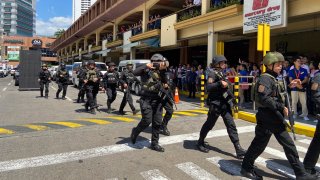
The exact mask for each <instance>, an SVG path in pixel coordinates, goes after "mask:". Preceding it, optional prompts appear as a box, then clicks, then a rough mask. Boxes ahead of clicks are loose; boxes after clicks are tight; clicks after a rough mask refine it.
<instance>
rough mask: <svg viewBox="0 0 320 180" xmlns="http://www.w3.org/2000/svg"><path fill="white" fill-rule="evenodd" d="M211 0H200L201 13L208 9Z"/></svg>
mask: <svg viewBox="0 0 320 180" xmlns="http://www.w3.org/2000/svg"><path fill="white" fill-rule="evenodd" d="M210 3H211V0H202V2H201V15H204V14H206V13H207V12H208V10H209V9H210Z"/></svg>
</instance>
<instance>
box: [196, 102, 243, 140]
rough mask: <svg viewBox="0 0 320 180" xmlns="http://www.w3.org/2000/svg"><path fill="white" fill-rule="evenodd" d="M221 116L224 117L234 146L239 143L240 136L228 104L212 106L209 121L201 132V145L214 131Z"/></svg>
mask: <svg viewBox="0 0 320 180" xmlns="http://www.w3.org/2000/svg"><path fill="white" fill-rule="evenodd" d="M220 115H221V116H222V119H223V122H224V124H225V126H226V128H227V132H228V135H229V138H230V140H231V142H232V143H233V144H235V143H239V135H238V131H237V127H236V124H235V123H234V120H233V117H232V111H231V107H230V105H229V104H228V103H226V102H225V103H221V104H220V106H218V105H210V108H209V112H208V118H207V121H206V122H205V123H204V124H203V126H202V128H201V131H200V138H199V143H204V139H205V138H206V136H207V134H208V132H209V131H210V130H212V128H213V127H214V125H215V124H216V122H217V120H218V118H219V116H220Z"/></svg>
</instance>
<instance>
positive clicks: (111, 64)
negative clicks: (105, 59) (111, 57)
mask: <svg viewBox="0 0 320 180" xmlns="http://www.w3.org/2000/svg"><path fill="white" fill-rule="evenodd" d="M108 66H109V67H110V66H116V64H115V63H114V62H110V63H109V64H108Z"/></svg>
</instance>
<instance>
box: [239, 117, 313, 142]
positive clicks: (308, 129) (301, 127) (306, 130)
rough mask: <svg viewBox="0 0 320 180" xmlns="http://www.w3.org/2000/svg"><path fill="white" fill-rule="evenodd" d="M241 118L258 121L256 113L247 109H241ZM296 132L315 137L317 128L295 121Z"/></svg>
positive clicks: (253, 121)
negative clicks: (246, 110)
mask: <svg viewBox="0 0 320 180" xmlns="http://www.w3.org/2000/svg"><path fill="white" fill-rule="evenodd" d="M239 119H242V120H245V121H248V122H252V123H256V122H257V121H256V115H255V114H253V113H249V112H245V111H239ZM294 127H295V131H296V132H295V133H296V134H300V135H305V136H308V137H313V136H314V132H315V131H316V128H315V127H313V126H311V125H306V124H302V123H295V125H294Z"/></svg>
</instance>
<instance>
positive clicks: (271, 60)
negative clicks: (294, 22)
mask: <svg viewBox="0 0 320 180" xmlns="http://www.w3.org/2000/svg"><path fill="white" fill-rule="evenodd" d="M283 61H284V57H283V55H282V54H281V53H278V52H269V53H267V55H266V56H265V57H264V58H263V64H264V65H265V66H266V68H267V70H266V72H265V73H264V74H262V75H261V76H260V78H259V79H258V80H257V83H256V86H255V92H256V95H255V101H256V105H257V107H258V112H257V114H256V119H257V126H256V129H255V137H254V139H253V141H252V142H251V145H250V147H249V149H248V151H247V153H246V154H245V157H244V159H243V162H242V168H241V174H242V175H243V176H244V177H247V178H249V179H263V178H262V176H261V175H259V174H257V172H256V170H255V169H254V161H255V160H256V159H257V158H258V157H259V155H260V154H262V153H263V151H264V150H265V148H266V147H267V145H268V142H269V140H270V138H271V136H272V134H274V136H275V138H276V139H277V141H278V142H279V144H280V145H281V146H282V147H283V149H284V152H285V154H286V157H287V159H288V161H289V163H290V165H291V167H292V169H293V170H294V172H295V175H296V179H300V180H302V179H316V178H315V177H314V176H311V175H310V174H308V173H306V170H305V169H304V167H303V164H302V163H301V162H300V160H299V155H298V152H297V149H296V146H295V144H294V142H293V140H292V139H291V137H290V135H289V133H288V132H287V131H286V126H285V124H284V122H283V120H284V117H285V116H288V108H287V107H285V104H284V103H283V100H282V98H281V93H282V92H283V89H284V88H281V84H280V83H279V82H278V81H277V79H276V78H277V76H278V75H279V74H280V73H281V69H282V62H283ZM293 83H294V84H300V83H301V81H300V80H293V81H292V82H291V84H290V85H289V86H292V85H293Z"/></svg>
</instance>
